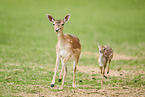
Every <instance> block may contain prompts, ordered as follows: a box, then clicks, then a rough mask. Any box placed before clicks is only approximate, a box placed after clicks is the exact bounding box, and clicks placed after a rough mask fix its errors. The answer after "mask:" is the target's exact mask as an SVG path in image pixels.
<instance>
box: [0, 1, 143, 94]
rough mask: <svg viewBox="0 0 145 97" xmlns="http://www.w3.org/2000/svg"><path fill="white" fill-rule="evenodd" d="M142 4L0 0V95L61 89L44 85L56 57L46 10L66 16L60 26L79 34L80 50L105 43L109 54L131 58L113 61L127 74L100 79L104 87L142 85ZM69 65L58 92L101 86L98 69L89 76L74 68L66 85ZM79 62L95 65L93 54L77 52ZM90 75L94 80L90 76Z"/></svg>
mask: <svg viewBox="0 0 145 97" xmlns="http://www.w3.org/2000/svg"><path fill="white" fill-rule="evenodd" d="M144 5H145V1H144V0H121V1H116V0H109V1H107V0H91V1H87V0H84V1H81V0H71V1H65V0H59V1H53V0H51V1H50V0H49V1H48V0H43V1H41V2H40V1H36V0H31V1H30V0H12V1H10V0H1V3H0V87H1V88H0V95H1V96H4V97H13V96H16V95H18V96H24V94H26V95H25V96H28V95H29V94H32V95H34V94H37V95H40V94H41V95H42V96H43V94H44V96H47V93H45V92H48V91H49V92H51V93H54V94H56V93H55V92H56V91H57V92H60V93H61V91H59V90H58V89H51V88H50V87H49V86H50V83H51V80H52V76H53V69H54V64H55V58H56V54H55V45H56V42H57V36H56V33H55V32H54V31H53V26H52V23H50V22H49V21H48V19H47V17H46V14H50V15H52V16H53V17H54V18H56V19H63V18H64V16H65V15H67V14H71V18H70V20H69V22H67V23H66V24H65V27H64V33H69V34H73V35H76V36H77V37H79V39H80V41H81V45H82V52H86V51H87V52H90V53H96V52H98V48H97V42H99V43H100V44H102V45H104V44H107V45H108V44H110V45H111V47H112V48H113V50H114V54H123V55H127V56H133V57H136V59H131V60H122V59H121V60H113V61H112V63H111V67H110V68H111V70H114V71H116V70H118V72H119V73H122V72H123V71H124V70H125V71H126V72H127V74H123V77H122V76H117V77H116V76H112V77H110V78H109V79H107V80H106V81H105V83H104V84H105V85H106V86H107V85H109V86H110V88H111V89H116V88H113V87H118V89H122V87H123V86H125V87H124V89H125V88H129V89H130V88H132V87H138V88H141V89H144V88H145V85H144V80H145V77H144V76H145V74H144V72H145V51H144V48H145V34H144V32H145V27H144V25H145V19H144V17H145V11H144V9H145V6H144ZM71 64H72V63H70V62H69V64H68V67H69V72H68V74H67V78H66V82H65V86H64V91H63V92H64V93H66V94H67V92H68V93H69V92H72V91H70V90H74V91H77V90H78V89H82V90H86V89H87V90H90V89H104V86H105V85H104V86H102V85H101V84H100V81H101V75H100V74H99V73H97V74H91V73H87V72H86V73H85V72H80V71H79V70H78V71H77V77H76V83H77V85H78V84H79V86H78V87H77V88H72V87H71V84H72V75H73V72H72V67H73V66H72V65H71ZM79 66H88V67H89V66H91V67H94V68H99V66H98V64H97V57H94V56H92V55H87V57H86V56H84V55H82V56H81V58H80V62H79ZM60 67H61V66H60ZM60 67H59V71H60ZM131 72H133V73H131ZM99 76H100V78H98V77H99ZM92 77H97V78H95V79H91V78H92ZM89 78H90V79H89ZM57 79H58V77H57V78H56V80H57ZM128 79H129V80H128ZM80 80H82V82H80ZM122 83H123V84H122ZM37 85H38V87H37ZM56 86H57V87H60V86H61V83H58V81H56ZM69 89H70V90H69ZM114 91H115V90H114ZM73 93H74V92H73ZM74 94H75V93H74ZM29 96H30V95H29Z"/></svg>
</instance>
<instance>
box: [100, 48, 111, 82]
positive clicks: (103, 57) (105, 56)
mask: <svg viewBox="0 0 145 97" xmlns="http://www.w3.org/2000/svg"><path fill="white" fill-rule="evenodd" d="M98 48H99V59H98V63H99V64H100V70H101V74H102V81H101V84H103V77H105V78H107V76H106V75H105V68H106V65H107V63H108V68H107V74H108V73H109V67H110V62H111V59H112V58H113V50H112V48H111V47H110V46H106V45H105V46H100V45H98Z"/></svg>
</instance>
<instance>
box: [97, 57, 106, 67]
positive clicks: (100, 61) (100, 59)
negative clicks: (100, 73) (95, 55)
mask: <svg viewBox="0 0 145 97" xmlns="http://www.w3.org/2000/svg"><path fill="white" fill-rule="evenodd" d="M98 61H99V64H100V66H104V64H105V59H104V58H99V60H98Z"/></svg>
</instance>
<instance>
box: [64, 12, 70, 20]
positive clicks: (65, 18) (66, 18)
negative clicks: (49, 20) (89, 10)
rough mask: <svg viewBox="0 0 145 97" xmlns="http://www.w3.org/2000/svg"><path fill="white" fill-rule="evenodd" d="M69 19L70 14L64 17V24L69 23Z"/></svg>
mask: <svg viewBox="0 0 145 97" xmlns="http://www.w3.org/2000/svg"><path fill="white" fill-rule="evenodd" d="M69 18H70V14H68V15H66V16H65V17H64V22H68V21H69Z"/></svg>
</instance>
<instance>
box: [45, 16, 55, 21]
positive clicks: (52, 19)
mask: <svg viewBox="0 0 145 97" xmlns="http://www.w3.org/2000/svg"><path fill="white" fill-rule="evenodd" d="M46 16H47V18H48V20H49V21H50V22H54V21H55V19H54V18H53V17H52V16H51V15H49V14H46Z"/></svg>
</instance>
